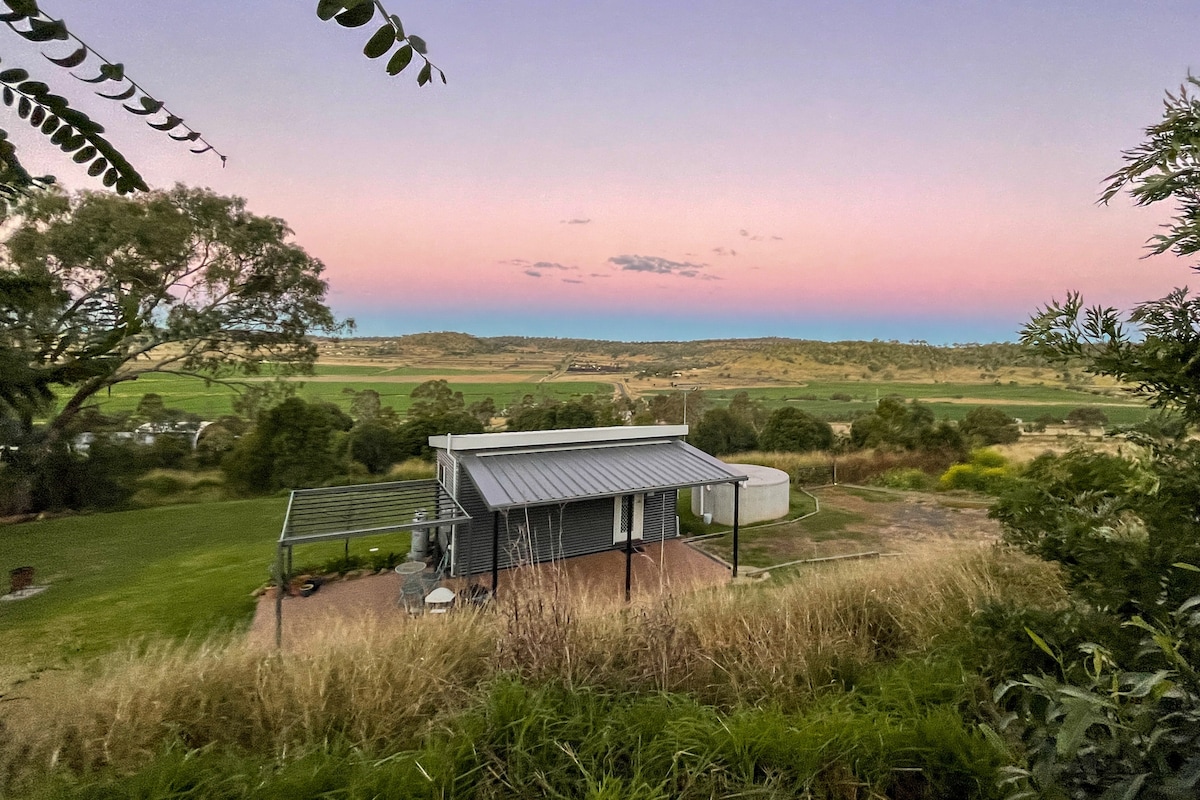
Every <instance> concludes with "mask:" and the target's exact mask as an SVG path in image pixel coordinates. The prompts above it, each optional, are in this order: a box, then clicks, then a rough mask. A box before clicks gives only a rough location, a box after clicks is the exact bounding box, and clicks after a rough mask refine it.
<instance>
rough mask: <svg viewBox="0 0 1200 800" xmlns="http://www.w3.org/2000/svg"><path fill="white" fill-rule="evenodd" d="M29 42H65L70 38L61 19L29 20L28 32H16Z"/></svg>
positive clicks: (31, 18) (35, 18)
mask: <svg viewBox="0 0 1200 800" xmlns="http://www.w3.org/2000/svg"><path fill="white" fill-rule="evenodd" d="M17 33H19V34H21V35H22V36H24V37H25V38H26V39H28V40H29V41H31V42H49V41H51V40H52V39H60V40H65V39H67V38H69V37H70V34H69V33H67V26H66V25H65V24H64V23H63V21H62V20H61V19H41V18H39V17H30V18H29V30H27V31H17Z"/></svg>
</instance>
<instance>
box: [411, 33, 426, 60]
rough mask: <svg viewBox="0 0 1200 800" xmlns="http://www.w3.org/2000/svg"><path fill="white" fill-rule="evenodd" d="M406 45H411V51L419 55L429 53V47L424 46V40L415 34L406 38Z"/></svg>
mask: <svg viewBox="0 0 1200 800" xmlns="http://www.w3.org/2000/svg"><path fill="white" fill-rule="evenodd" d="M408 43H409V44H411V45H412V48H413V50H416V51H417V52H418V53H420V54H421V55H425V54H426V53H427V52H428V51H429V47H428V45H426V44H425V40H424V39H422V38H421V37H420V36H417V35H416V34H413V35H412V36H409V37H408Z"/></svg>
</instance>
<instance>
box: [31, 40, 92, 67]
mask: <svg viewBox="0 0 1200 800" xmlns="http://www.w3.org/2000/svg"><path fill="white" fill-rule="evenodd" d="M87 54H88V49H87V45H80V46H79V49H78V50H76V51H75V52H74V53H71V55H69V56H63V57H62V58H51V57H50V56H47V55H46V54H45V53H42V55H43V56H45V57H46V60H47V61H49V62H50V63H52V64H57V65H58V66H60V67H63V68H64V69H74V68H75V67H78V66H79V65H80V64H82V63H83V60H84V59H85V58H87Z"/></svg>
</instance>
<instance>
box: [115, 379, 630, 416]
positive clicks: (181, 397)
mask: <svg viewBox="0 0 1200 800" xmlns="http://www.w3.org/2000/svg"><path fill="white" fill-rule="evenodd" d="M444 372H447V371H445V370H438V371H437V373H444ZM462 372H463V373H464V374H473V373H471V372H470V371H468V370H463V371H462ZM385 373H388V374H404V373H402V372H399V373H398V372H395V371H391V372H389V371H388V370H384V369H381V368H377V367H343V366H333V367H321V366H318V367H317V374H318V375H321V376H324V377H336V376H342V375H344V376H346V377H347V380H345V381H336V380H322V381H307V382H305V381H304V380H303V379H300V378H297V379H296V381H297V382H298V383H301V384H302V386H301V388H300V390H299V392H298V394H299V396H300V397H302V398H304V399H305V400H307V401H309V402H326V403H333V404H335V405H337V406H339V407H340V408H342V409H346V410H349V408H350V395H349V394H347V393H346V390H351V391H362V390H364V389H374V390H375V391H376V392H379V396H380V398H381V400H382V402H383V404H384V405H385V406H390V407H392V408H394V409H396V410H397V411H399V412H400V413H404V412H406V411H407V410H408V408H409V406H411V405H412V400H411V398H410V395H411V394H412V391H413V389H415V388H416V387H417V386H419V385H420V384H421V383H422V381H421V380H419V379H416V380H413V381H412V382H408V381H404V382H396V381H384V380H380V381H373V380H371V378H372V377H373V376H376V375H384V374H385ZM411 374H413V375H418V374H420V373H419V372H414V373H411ZM427 374H428V373H427ZM520 374H524V373H520ZM537 374H538V373H529V375H530V378H531V380H529V381H522V382H515V383H514V382H504V383H467V382H463V383H456V382H454V381H450V388H451V389H453V390H454V391H456V392H462V394H463V400H464V402H466V403H467V405H470V404H471V403H474V402H477V401H480V400H483V399H485V398H487V397H491V398H492V399H493V400H495V402H496V407H497V408H503V407H504V406H506V405H508V404H510V403H514V402H519V401H520V400H521V398H522V397H524V396H525V395H527V394H530V395H533V396H534V397H552V398H555V399H557V400H570V399H572V398H575V397H579V396H582V395H585V394H594V395H596V396H598V397H603V398H607V397H608V396H609V395H610V394H611V393H612V386H611V385H610V384H608V383H603V382H599V381H564V382H561V383H555V382H545V383H538V382H537V381H536V380H534V379H533V378H534V376H536V375H537ZM150 392H153V393H155V394H159V395H162V397H163V401H164V403H165V404H166V406H167V407H168V408H179V409H182V410H184V411H188V412H192V413H195V414H200V415H202V416H205V417H208V418H215V417H218V416H221V415H222V414H229V413H231V411H232V405H231V401H232V400H233V398H234V397H235V396H236V393H235V391H234V390H233V389H231V388H229V387H227V386H221V385H218V384H209V385H207V386H206V385H205V383H204V381H203V380H202V379H198V378H188V377H183V376H177V375H147V376H144V377H141V378H138V379H137V380H136V381H130V382H128V383H122V384H118V385H116V386H114V387H113V388H112V391H111V392H108V393H105V394H102V395H98V396H97V397H95V398H94V401H95V402H96V403H97V404H98V405H99V406H100V409H101V410H102V411H105V412H110V413H111V412H114V411H132V410H133V409H135V408H137V404H138V401H139V400H141V398H142V395H144V394H147V393H150Z"/></svg>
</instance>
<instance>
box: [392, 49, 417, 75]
mask: <svg viewBox="0 0 1200 800" xmlns="http://www.w3.org/2000/svg"><path fill="white" fill-rule="evenodd" d="M412 57H413V49H412V47H411V46H410V45H407V44H406V45H404V47H401V48H400V49H399V50H397V51H396V52H395V53H393V54H392V57H391V58H390V59H388V63H387V74H388V75H399V74H400V73H401V72H403V71H404V68H405V67H407V66H408V64H409V62H410V61H412Z"/></svg>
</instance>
